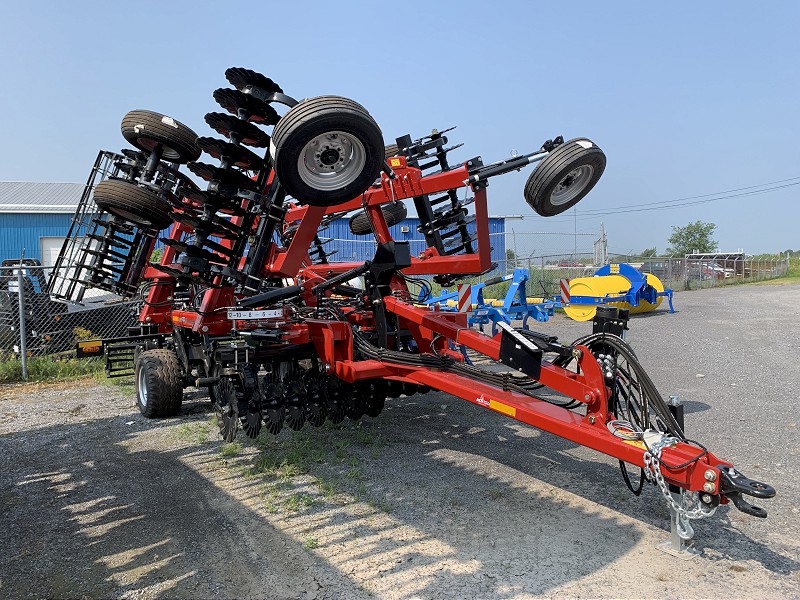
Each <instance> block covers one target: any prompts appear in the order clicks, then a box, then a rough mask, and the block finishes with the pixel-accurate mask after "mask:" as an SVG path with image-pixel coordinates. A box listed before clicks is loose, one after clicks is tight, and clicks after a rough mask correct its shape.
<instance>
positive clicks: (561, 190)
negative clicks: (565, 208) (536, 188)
mask: <svg viewBox="0 0 800 600" xmlns="http://www.w3.org/2000/svg"><path fill="white" fill-rule="evenodd" d="M592 175H594V167H593V166H592V165H582V166H580V167H577V168H575V169H572V170H571V171H570V172H569V173H567V174H566V175H565V176H564V177H563V178H562V179H561V181H559V182H558V183H557V184H556V187H555V189H554V190H553V193H552V194H550V203H551V204H552V205H554V206H561V205H562V204H567V203H569V202H571V201H572V200H574V199H575V198H577V197H578V196H579V195H580V193H581V192H582V191H583V190H585V189H586V186H588V185H589V182H590V181H591V180H592Z"/></svg>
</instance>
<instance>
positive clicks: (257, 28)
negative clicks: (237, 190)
mask: <svg viewBox="0 0 800 600" xmlns="http://www.w3.org/2000/svg"><path fill="white" fill-rule="evenodd" d="M798 23H800V3H795V2H773V3H752V2H748V3H744V2H721V1H710V2H669V3H645V2H610V1H609V2H583V1H573V2H568V3H567V2H533V1H529V2H521V1H517V2H501V1H499V0H497V1H495V2H478V1H460V2H448V1H439V2H437V1H435V0H428V1H426V2H417V1H410V2H378V1H374V2H347V1H344V0H343V1H340V2H316V1H313V0H307V1H305V2H246V3H245V2H225V3H223V2H215V3H212V2H199V1H198V2H159V3H155V2H147V1H140V2H135V3H133V2H128V3H122V2H80V1H75V2H55V1H51V2H36V3H34V2H30V3H23V2H14V3H10V2H9V3H5V6H4V8H3V25H4V26H3V36H2V38H0V72H2V74H3V76H4V82H3V85H2V88H0V89H2V94H0V131H2V140H3V143H2V144H0V180H5V181H85V180H86V177H87V176H88V173H89V169H90V167H91V165H92V163H93V160H94V157H95V155H96V153H97V150H99V149H100V148H103V149H107V150H119V149H120V148H122V147H124V145H125V142H124V140H123V139H122V137H121V135H120V134H119V122H120V119H121V117H122V116H123V115H124V114H125V113H126V112H127V111H128V110H131V109H135V108H146V109H150V110H156V111H159V112H163V113H166V114H169V115H171V116H173V117H175V118H177V119H179V120H181V121H183V122H185V123H186V124H187V125H189V126H191V127H193V128H194V129H195V131H197V132H198V134H199V135H210V130H209V129H208V127H207V126H206V125H205V123H204V121H203V116H204V114H205V113H206V112H209V111H213V110H218V107H217V105H216V104H215V102H214V101H213V99H212V97H211V93H212V91H213V90H214V89H215V88H217V87H225V86H226V85H227V82H226V81H225V78H224V75H223V73H224V71H225V69H226V68H227V67H230V66H244V67H248V68H251V69H254V70H257V71H261V72H263V73H264V74H266V75H268V76H270V77H272V78H273V79H275V80H276V81H277V82H278V83H280V84H281V85H282V86H283V88H284V90H285V91H286V93H288V94H290V95H292V96H295V97H297V98H302V97H308V96H316V95H321V94H338V95H342V96H348V97H352V98H353V99H355V100H357V101H359V102H361V103H362V104H364V105H365V106H366V107H367V108H368V109H369V110H370V112H371V113H372V114H373V116H374V117H375V118H376V120H377V121H378V123H379V124H380V125H381V127H382V129H383V132H384V137H385V138H386V140H387V143H388V142H389V141H391V140H393V139H394V138H395V137H396V136H398V135H402V134H405V133H410V134H411V135H412V136H414V137H418V136H421V135H424V134H426V133H428V132H429V131H430V129H432V128H438V129H443V128H445V127H449V126H452V125H457V126H458V129H456V130H455V131H454V132H452V134H450V139H451V141H453V142H456V141H458V142H463V143H464V144H465V146H464V147H463V148H461V149H459V150H457V151H456V152H455V153H454V154H453V159H454V160H466V159H467V158H471V157H473V156H476V155H481V156H482V157H483V158H484V161H485V162H491V161H495V160H500V159H502V158H506V157H508V156H510V154H511V152H512V151H517V152H519V153H523V152H531V151H533V150H535V149H537V148H538V147H539V146H540V145H541V143H542V142H543V141H544V140H545V139H547V138H551V137H554V136H556V135H559V134H560V135H564V137H565V138H571V137H577V136H586V137H589V138H591V139H593V140H594V141H595V142H596V143H597V144H598V145H600V146H601V147H602V148H603V149H604V150H605V152H606V154H607V156H608V167H607V169H606V172H605V174H604V176H603V178H602V179H601V181H600V182H599V183H598V185H597V187H596V188H595V190H594V191H593V192H592V193H591V194H590V195H589V196H587V197H586V198H585V199H584V200H583V201H582V202H581V203H580V204H578V206H577V214H573V212H572V211H570V212H569V213H565V214H563V215H561V216H558V217H553V218H550V219H544V218H540V217H536V216H535V215H534V214H533V212H532V210H531V209H530V208H528V206H527V205H526V204H525V201H524V199H523V195H522V190H523V187H524V184H525V180H526V178H527V176H528V174H529V172H530V169H528V170H526V171H523V172H521V173H514V174H510V175H506V176H503V177H499V178H496V179H493V180H492V181H491V185H490V187H489V201H490V206H491V212H492V213H493V214H507V215H508V214H514V215H519V214H521V215H525V216H526V217H527V218H526V220H525V221H524V222H520V221H514V222H509V227H512V226H513V227H514V229H515V230H517V231H558V232H572V231H573V228H574V227H575V226H576V225H577V229H578V231H580V232H596V231H598V230H599V228H600V223H601V222H602V223H604V224H605V227H606V230H607V231H608V234H609V247H610V249H611V250H612V251H618V252H629V251H634V252H637V251H640V250H642V249H644V248H648V247H652V246H656V247H657V248H658V249H659V251H663V250H664V248H665V247H666V246H667V238H668V237H669V235H670V233H671V226H673V225H678V226H682V225H685V224H687V223H689V222H692V221H695V220H702V221H709V222H713V223H716V224H717V232H716V236H715V237H716V239H717V240H718V241H719V243H720V247H721V249H722V250H735V249H738V248H743V249H744V250H745V251H746V252H748V253H760V252H777V251H781V250H785V249H787V248H792V249H798V248H800V185H795V184H798V183H800V160H799V159H800V149H799V148H800V147H799V146H798V140H800V117H798V111H800V93H799V92H800V82H799V78H798V73H800V66H799V65H800V36H798V34H797V26H798ZM786 180H788V181H786ZM777 181H782V182H783V183H780V184H776V185H772V186H767V187H778V186H785V187H781V188H780V189H775V190H773V191H769V192H766V193H757V194H755V195H746V196H739V197H732V198H726V199H719V200H713V201H708V202H703V203H699V204H697V203H695V204H692V205H689V206H682V207H673V208H670V209H669V210H648V211H635V212H614V209H616V208H617V207H628V206H631V205H641V204H646V203H655V202H662V201H672V200H676V199H679V198H686V197H694V196H699V195H706V194H709V196H707V197H705V198H701V199H704V200H708V199H712V198H715V197H716V196H714V195H713V194H717V193H718V192H725V191H728V190H736V189H740V188H751V189H749V190H744V191H745V192H752V191H755V192H760V191H762V190H764V189H765V188H764V187H751V186H761V184H766V183H769V182H777ZM741 193H742V192H736V194H741ZM719 195H728V196H729V195H731V194H719ZM696 201H697V199H695V200H689V201H687V202H696ZM567 246H568V247H569V246H571V242H570V243H568V244H567Z"/></svg>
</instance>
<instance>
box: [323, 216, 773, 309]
mask: <svg viewBox="0 0 800 600" xmlns="http://www.w3.org/2000/svg"><path fill="white" fill-rule="evenodd" d="M489 239H490V243H491V246H492V249H493V251H492V260H493V262H494V263H495V265H496V267H495V268H494V270H492V271H491V272H489V273H485V274H484V275H482V276H479V277H474V278H465V279H464V281H465V282H472V283H475V282H480V281H484V280H486V279H488V278H491V277H494V276H496V275H507V274H510V273H513V271H514V269H517V268H524V269H527V271H528V285H527V293H528V295H529V296H534V297H547V298H551V297H553V296H557V295H559V294H560V287H559V282H560V281H561V280H562V279H574V278H576V277H590V276H592V275H594V273H595V272H596V271H597V270H598V269H599V268H600V267H602V266H603V265H605V264H608V263H610V262H624V263H628V264H630V265H632V266H633V267H635V268H636V269H639V270H640V271H642V272H643V273H652V274H653V275H655V276H656V277H658V278H659V279H660V280H661V282H662V283H663V285H664V288H665V289H668V288H669V289H673V290H690V289H699V288H704V287H714V286H720V285H730V284H733V283H739V282H747V281H758V280H763V279H771V278H775V277H781V276H783V275H786V274H787V273H788V270H789V259H788V258H781V257H775V258H747V257H746V256H740V257H735V258H691V257H690V258H688V259H687V258H685V257H680V258H678V257H654V256H636V255H630V254H608V253H607V249H606V237H605V234H604V233H603V232H602V231H601V232H600V234H599V235H598V234H593V233H574V232H568V233H550V232H547V233H545V232H514V231H512V232H506V233H498V234H491V235H490V236H489ZM409 242H410V246H411V255H412V256H416V255H417V254H418V253H419V252H422V251H423V250H424V249H425V248H426V247H427V244H426V243H425V241H424V240H422V239H412V240H409ZM375 247H376V244H375V241H374V240H373V239H334V240H332V241H331V248H332V249H335V250H337V252H336V256H335V258H334V260H341V261H355V262H360V261H363V260H367V259H369V258H371V257H372V256H373V255H374V253H375ZM497 248H504V249H505V256H502V255H499V254H498V253H497V252H496V251H495V250H496V249H497ZM507 287H508V283H506V284H502V283H501V284H497V288H493V289H492V291H491V293H490V291H489V290H487V297H488V295H492V296H494V297H499V296H501V295H503V294H504V293H505V290H506V289H507ZM433 288H434V292H438V291H439V289H440V288H439V287H438V286H436V285H435V284H433Z"/></svg>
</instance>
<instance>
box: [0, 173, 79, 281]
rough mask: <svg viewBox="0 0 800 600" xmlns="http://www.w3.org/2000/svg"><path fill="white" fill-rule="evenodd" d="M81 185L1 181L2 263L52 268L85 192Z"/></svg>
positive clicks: (0, 255)
mask: <svg viewBox="0 0 800 600" xmlns="http://www.w3.org/2000/svg"><path fill="white" fill-rule="evenodd" d="M83 188H84V184H82V183H32V182H22V181H0V260H6V259H9V258H19V257H20V254H21V253H22V250H23V249H24V250H25V257H26V258H36V259H39V260H40V261H42V264H45V265H52V264H53V262H54V261H55V259H56V257H57V256H58V253H59V251H60V250H61V245H62V244H63V242H64V238H65V236H66V235H67V232H68V231H69V226H70V223H71V222H72V215H73V214H74V212H75V209H76V208H77V206H78V202H79V201H80V199H81V194H82V193H83Z"/></svg>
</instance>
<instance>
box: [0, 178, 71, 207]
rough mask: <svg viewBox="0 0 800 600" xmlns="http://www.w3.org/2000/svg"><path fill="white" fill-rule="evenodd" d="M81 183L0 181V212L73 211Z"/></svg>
mask: <svg viewBox="0 0 800 600" xmlns="http://www.w3.org/2000/svg"><path fill="white" fill-rule="evenodd" d="M84 187H85V185H84V184H82V183H38V182H31V181H0V213H73V212H75V208H76V207H77V206H78V203H79V202H80V199H81V195H82V194H83V189H84Z"/></svg>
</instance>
